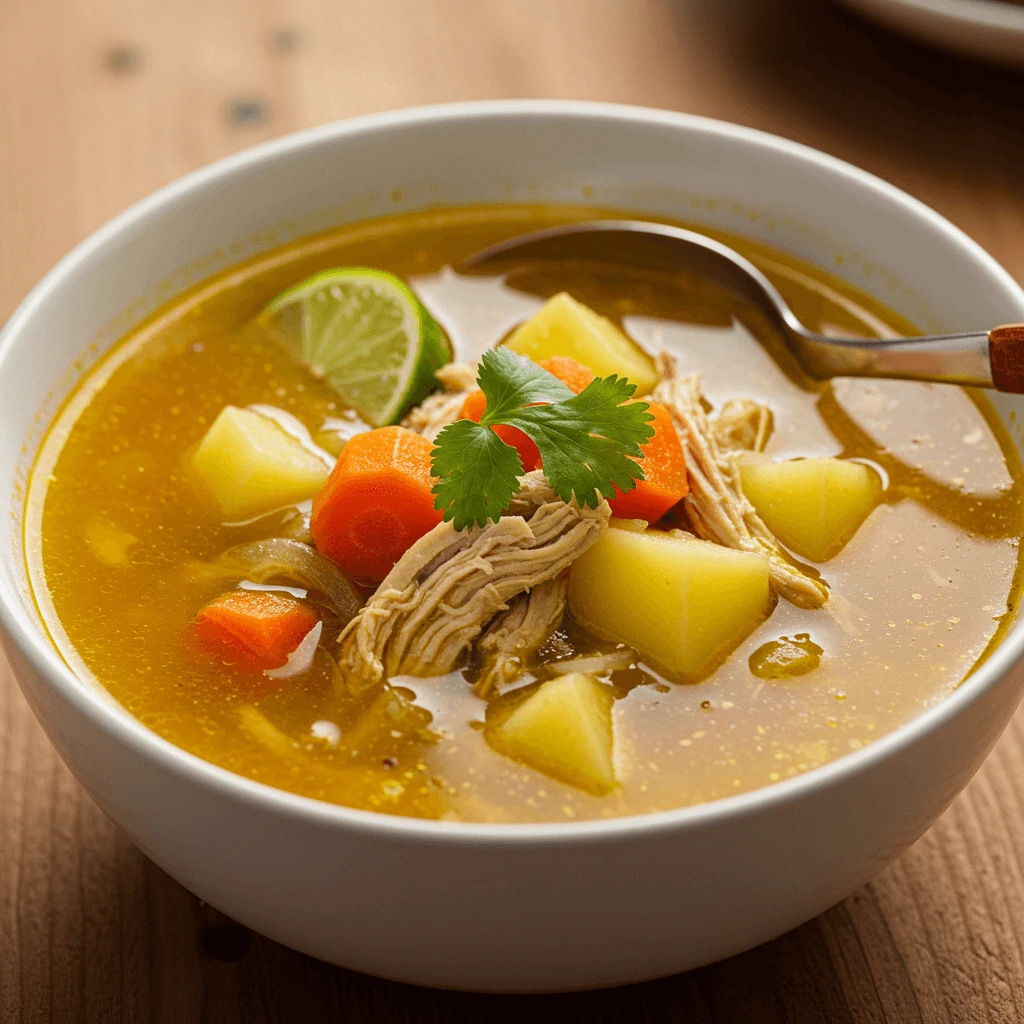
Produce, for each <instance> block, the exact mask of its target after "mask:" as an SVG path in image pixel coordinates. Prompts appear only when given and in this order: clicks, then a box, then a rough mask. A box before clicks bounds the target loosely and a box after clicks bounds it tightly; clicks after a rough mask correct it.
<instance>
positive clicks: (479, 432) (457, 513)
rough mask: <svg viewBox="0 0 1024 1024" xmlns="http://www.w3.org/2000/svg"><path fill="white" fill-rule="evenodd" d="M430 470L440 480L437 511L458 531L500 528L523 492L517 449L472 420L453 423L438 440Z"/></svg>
mask: <svg viewBox="0 0 1024 1024" xmlns="http://www.w3.org/2000/svg"><path fill="white" fill-rule="evenodd" d="M434 444H435V447H434V454H433V459H432V463H431V470H432V472H433V474H434V476H436V477H438V483H436V484H434V487H433V488H432V490H431V493H432V494H435V495H437V497H436V498H435V499H434V508H436V509H439V510H443V511H444V519H445V522H448V521H449V520H452V521H453V522H454V525H455V529H456V530H465V529H466V528H467V527H469V526H472V525H473V524H474V523H476V524H478V525H479V526H483V525H484V524H485V523H486V522H487V520H488V519H493V520H494V522H497V521H498V520H499V519H500V518H501V513H502V512H504V511H505V509H507V508H508V506H509V504H510V503H511V501H512V498H513V496H514V495H515V494H516V493H517V492H518V490H519V479H518V478H519V476H520V474H521V473H522V472H523V464H522V462H521V461H520V459H519V455H518V454H517V452H516V450H515V448H513V447H512V446H511V445H507V444H505V442H504V441H502V439H501V438H500V437H498V435H497V434H496V433H495V432H494V431H493V430H491V428H490V427H484V426H481V425H480V424H479V423H474V422H473V421H472V420H456V421H455V422H454V423H449V424H448V426H447V427H445V428H444V430H442V431H441V433H440V434H438V435H437V438H436V439H435V442H434Z"/></svg>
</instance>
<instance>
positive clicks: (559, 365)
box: [538, 356, 594, 395]
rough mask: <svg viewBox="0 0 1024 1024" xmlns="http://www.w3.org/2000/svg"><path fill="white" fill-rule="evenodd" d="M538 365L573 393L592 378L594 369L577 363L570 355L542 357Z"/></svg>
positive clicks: (579, 390)
mask: <svg viewBox="0 0 1024 1024" xmlns="http://www.w3.org/2000/svg"><path fill="white" fill-rule="evenodd" d="M538 365H540V366H541V367H542V368H543V369H545V370H547V371H548V373H550V374H552V375H553V376H555V377H557V378H558V379H559V380H560V381H561V382H562V383H563V384H564V385H565V386H566V387H567V388H568V389H569V390H570V391H571V392H572V393H573V394H575V395H578V394H579V393H580V392H581V391H583V390H584V389H585V388H586V387H587V385H588V384H590V382H591V381H593V379H594V371H593V370H591V369H590V367H589V366H584V365H583V364H582V363H577V362H576V360H575V359H573V358H572V357H571V356H551V358H550V359H542V360H541V361H540V363H539V364H538Z"/></svg>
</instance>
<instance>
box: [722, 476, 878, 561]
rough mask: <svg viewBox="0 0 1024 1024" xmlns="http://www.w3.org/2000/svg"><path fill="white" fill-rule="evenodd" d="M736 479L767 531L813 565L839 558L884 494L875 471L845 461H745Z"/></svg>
mask: <svg viewBox="0 0 1024 1024" xmlns="http://www.w3.org/2000/svg"><path fill="white" fill-rule="evenodd" d="M740 478H741V480H742V483H743V493H744V494H746V496H747V497H748V498H749V499H750V503H751V504H752V505H753V506H754V508H756V509H757V514H758V515H759V516H760V517H761V518H762V519H763V520H764V522H765V525H766V526H767V527H768V529H769V530H771V531H772V533H774V534H775V536H776V537H778V538H779V540H780V541H782V543H783V544H785V545H786V547H787V548H789V549H790V550H791V551H793V552H794V553H795V554H797V555H799V556H800V557H801V558H807V559H809V560H810V561H812V562H825V561H828V559H830V558H833V557H834V556H835V555H837V554H839V552H840V551H841V550H842V549H843V547H844V545H845V544H846V543H847V542H848V541H849V540H850V538H851V537H853V535H854V534H855V533H856V532H857V530H858V529H859V528H860V525H861V523H863V522H864V520H865V519H866V518H867V517H868V514H869V513H870V512H871V510H872V509H873V508H874V507H875V505H876V504H877V503H878V497H879V495H880V494H881V493H882V482H881V480H879V478H878V474H877V473H876V472H875V471H874V470H873V469H871V468H870V467H868V466H865V465H862V464H861V463H859V462H847V461H845V460H843V459H793V460H792V461H790V462H768V461H767V460H760V459H749V460H748V459H744V460H743V461H742V462H741V463H740Z"/></svg>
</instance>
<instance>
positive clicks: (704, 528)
mask: <svg viewBox="0 0 1024 1024" xmlns="http://www.w3.org/2000/svg"><path fill="white" fill-rule="evenodd" d="M658 369H659V370H660V371H661V382H660V383H659V384H658V386H657V387H656V388H655V389H654V393H653V394H652V395H651V398H652V399H653V401H655V402H660V403H661V404H662V405H665V406H667V407H668V409H669V411H670V412H671V413H672V419H673V422H674V423H675V425H676V429H677V430H678V431H679V436H680V438H681V440H682V442H683V452H684V454H685V456H686V469H687V472H688V473H689V476H690V493H689V494H688V495H687V496H686V497H685V498H684V499H683V502H684V505H685V507H686V511H687V513H688V514H689V517H690V522H691V523H692V524H693V528H694V529H695V530H696V532H697V534H698V536H700V537H703V538H705V539H706V540H713V541H715V542H716V543H718V544H722V545H724V546H725V547H730V548H736V549H737V550H740V551H761V552H763V553H764V554H766V555H767V556H768V561H769V570H770V574H771V585H772V590H774V591H775V592H776V593H777V594H781V595H782V596H783V597H785V598H787V599H788V600H790V601H792V602H793V604H795V605H798V606H799V607H801V608H820V607H821V606H822V605H823V604H824V603H825V602H826V601H827V600H828V588H827V587H826V586H825V584H824V583H823V582H822V581H821V580H820V579H815V578H814V577H812V576H809V575H807V574H806V573H804V572H802V571H801V570H800V569H799V568H797V566H795V565H794V564H793V563H792V562H790V561H789V559H788V558H786V555H785V553H784V552H783V550H782V547H781V545H780V544H779V542H778V541H777V540H776V539H775V537H774V536H773V535H772V533H771V531H770V530H769V529H768V527H767V526H765V525H764V523H763V522H762V521H761V518H760V516H758V514H757V513H756V512H755V511H754V506H753V505H751V504H750V502H749V501H748V500H747V498H746V496H745V495H744V494H743V489H742V487H741V486H740V478H739V470H738V468H737V466H736V462H735V458H734V456H733V454H731V453H729V452H723V451H722V449H721V447H720V445H719V442H718V440H717V438H716V437H715V432H714V430H713V428H712V424H711V421H710V419H709V418H708V414H707V413H706V412H705V411H704V406H703V405H702V404H701V395H700V375H699V374H691V375H690V376H687V377H681V376H680V375H679V371H678V367H677V365H676V360H675V358H674V357H673V356H671V355H669V354H668V353H667V352H662V353H661V355H659V356H658Z"/></svg>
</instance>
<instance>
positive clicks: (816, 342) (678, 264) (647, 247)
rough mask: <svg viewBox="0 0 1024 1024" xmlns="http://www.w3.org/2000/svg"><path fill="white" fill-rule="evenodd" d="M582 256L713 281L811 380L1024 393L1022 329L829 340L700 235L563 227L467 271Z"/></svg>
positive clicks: (504, 245)
mask: <svg viewBox="0 0 1024 1024" xmlns="http://www.w3.org/2000/svg"><path fill="white" fill-rule="evenodd" d="M581 258H585V259H587V260H590V261H597V262H604V261H609V262H614V263H617V264H619V265H620V266H621V265H622V264H623V263H626V264H629V265H633V266H637V267H641V268H644V269H647V270H655V271H661V272H665V271H668V272H673V271H678V270H682V269H685V270H689V271H693V272H696V273H698V274H701V275H704V276H708V277H713V278H714V279H715V280H717V281H718V282H719V283H720V284H722V285H723V286H725V287H726V288H728V289H729V290H730V291H732V292H733V293H734V294H736V295H739V296H740V297H741V298H744V299H746V300H748V301H750V302H753V303H755V304H756V305H757V306H759V307H760V308H761V309H762V310H763V311H764V312H765V313H766V314H767V315H768V316H769V318H770V319H771V320H772V322H773V323H774V324H775V326H776V327H777V328H778V330H779V331H780V333H781V334H782V336H783V338H784V339H785V340H786V342H787V344H788V345H789V347H790V348H791V349H792V350H793V353H794V354H795V355H796V357H797V359H798V360H799V362H800V364H801V366H803V368H804V370H806V371H807V373H809V374H810V375H811V376H812V377H817V378H818V379H820V380H825V379H827V378H829V377H897V378H900V379H903V380H921V381H937V382H940V383H944V384H963V385H970V386H973V387H982V388H996V389H997V390H999V391H1007V392H1011V393H1014V394H1019V393H1021V392H1024V325H1008V326H1004V327H996V328H993V329H992V330H988V331H975V332H968V333H964V334H940V335H933V336H930V337H921V338H833V337H825V336H824V335H821V334H816V333H814V332H813V331H810V330H808V329H807V328H806V327H805V326H804V325H803V324H802V323H801V322H800V320H799V319H798V318H797V316H796V314H795V313H794V312H793V310H792V309H790V307H789V304H788V303H787V302H786V300H785V299H784V298H783V297H782V296H781V295H780V294H779V292H778V290H777V289H776V287H775V285H773V284H772V283H771V281H769V280H768V278H767V277H766V276H765V275H764V274H763V273H762V272H761V271H760V270H758V268H757V267H756V266H754V264H753V263H751V262H750V260H748V259H746V257H744V256H741V255H740V254H739V253H738V252H736V250H735V249H730V248H729V246H727V245H724V244H723V243H721V242H718V241H716V240H715V239H713V238H710V237H708V236H707V235H702V234H700V233H699V232H697V231H688V230H686V229H685V228H677V227H672V226H671V225H668V224H657V223H653V222H650V221H643V220H592V221H582V222H580V223H576V224H561V225H559V226H557V227H553V228H544V229H542V230H540V231H532V232H529V233H528V234H524V235H519V236H517V237H516V238H510V239H507V240H506V241H504V242H499V243H498V244H497V245H493V246H490V247H489V248H487V249H483V250H481V251H480V252H478V253H476V254H474V255H473V256H471V257H469V259H467V260H466V261H465V263H464V264H463V267H464V269H466V270H469V271H480V270H485V269H486V270H492V271H493V270H499V269H501V268H502V267H503V266H511V265H512V264H514V263H517V262H521V261H523V260H560V259H581Z"/></svg>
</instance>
